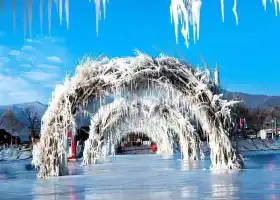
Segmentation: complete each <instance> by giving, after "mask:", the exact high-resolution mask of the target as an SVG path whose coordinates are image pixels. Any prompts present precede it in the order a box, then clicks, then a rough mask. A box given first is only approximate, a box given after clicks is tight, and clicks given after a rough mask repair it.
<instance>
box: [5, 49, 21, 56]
mask: <svg viewBox="0 0 280 200" xmlns="http://www.w3.org/2000/svg"><path fill="white" fill-rule="evenodd" d="M8 54H9V55H10V56H20V51H18V50H11V51H10V52H9V53H8Z"/></svg>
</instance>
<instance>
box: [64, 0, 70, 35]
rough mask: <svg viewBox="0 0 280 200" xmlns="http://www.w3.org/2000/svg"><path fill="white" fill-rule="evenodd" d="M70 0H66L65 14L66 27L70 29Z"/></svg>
mask: <svg viewBox="0 0 280 200" xmlns="http://www.w3.org/2000/svg"><path fill="white" fill-rule="evenodd" d="M69 15H70V13H69V0H65V16H66V27H67V30H68V29H69Z"/></svg>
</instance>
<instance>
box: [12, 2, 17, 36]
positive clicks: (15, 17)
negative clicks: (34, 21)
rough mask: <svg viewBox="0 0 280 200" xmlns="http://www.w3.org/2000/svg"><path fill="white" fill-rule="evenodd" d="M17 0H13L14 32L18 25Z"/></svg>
mask: <svg viewBox="0 0 280 200" xmlns="http://www.w3.org/2000/svg"><path fill="white" fill-rule="evenodd" d="M16 8H17V0H13V1H12V10H13V26H14V33H15V32H16V25H17V14H16V12H17V11H16V10H17V9H16Z"/></svg>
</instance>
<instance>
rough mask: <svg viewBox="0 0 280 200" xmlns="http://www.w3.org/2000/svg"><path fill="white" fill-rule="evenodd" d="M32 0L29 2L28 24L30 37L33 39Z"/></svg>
mask: <svg viewBox="0 0 280 200" xmlns="http://www.w3.org/2000/svg"><path fill="white" fill-rule="evenodd" d="M32 8H33V5H32V0H28V24H29V36H30V38H32Z"/></svg>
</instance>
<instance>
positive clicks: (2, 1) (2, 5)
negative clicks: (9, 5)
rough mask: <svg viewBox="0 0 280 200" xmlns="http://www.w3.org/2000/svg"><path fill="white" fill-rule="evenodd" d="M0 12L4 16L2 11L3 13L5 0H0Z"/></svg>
mask: <svg viewBox="0 0 280 200" xmlns="http://www.w3.org/2000/svg"><path fill="white" fill-rule="evenodd" d="M1 13H2V15H3V16H4V13H5V0H1Z"/></svg>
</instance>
